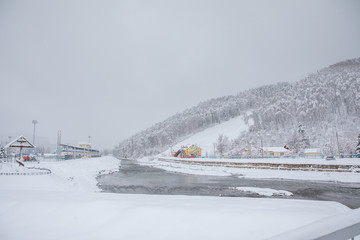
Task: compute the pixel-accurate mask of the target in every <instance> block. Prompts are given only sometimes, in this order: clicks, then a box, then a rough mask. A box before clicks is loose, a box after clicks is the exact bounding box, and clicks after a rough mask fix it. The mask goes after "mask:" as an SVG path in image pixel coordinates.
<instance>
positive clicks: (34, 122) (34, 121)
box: [32, 120, 39, 145]
mask: <svg viewBox="0 0 360 240" xmlns="http://www.w3.org/2000/svg"><path fill="white" fill-rule="evenodd" d="M32 123H33V124H34V134H33V142H32V143H33V144H34V145H35V125H36V124H38V123H39V122H38V121H36V120H32Z"/></svg>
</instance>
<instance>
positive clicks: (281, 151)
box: [263, 147, 290, 157]
mask: <svg viewBox="0 0 360 240" xmlns="http://www.w3.org/2000/svg"><path fill="white" fill-rule="evenodd" d="M263 151H264V155H266V156H270V157H281V156H284V155H286V154H288V153H289V152H290V151H289V150H287V149H286V148H284V147H264V148H263Z"/></svg>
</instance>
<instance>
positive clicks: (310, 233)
mask: <svg viewBox="0 0 360 240" xmlns="http://www.w3.org/2000/svg"><path fill="white" fill-rule="evenodd" d="M356 236H360V208H358V209H355V210H351V211H349V212H346V213H343V214H339V215H335V216H332V217H328V218H325V219H321V220H319V221H317V222H314V223H311V224H308V225H305V226H303V227H300V228H297V229H295V230H292V231H289V232H286V233H283V234H280V235H277V236H274V237H272V238H269V239H268V240H289V239H291V240H304V239H306V240H310V239H316V240H342V239H343V240H346V239H355V237H356Z"/></svg>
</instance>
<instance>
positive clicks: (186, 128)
mask: <svg viewBox="0 0 360 240" xmlns="http://www.w3.org/2000/svg"><path fill="white" fill-rule="evenodd" d="M237 116H243V118H244V120H245V122H246V123H247V124H248V125H249V129H248V130H247V131H243V132H242V133H241V134H240V135H239V136H238V137H237V138H235V139H231V142H230V144H229V146H228V148H227V152H228V153H230V154H237V153H239V151H241V150H242V149H244V148H245V147H246V146H248V145H249V144H251V145H252V146H260V144H263V145H264V146H265V145H266V146H284V145H287V146H288V147H290V148H291V149H294V150H296V151H297V152H299V151H301V150H302V149H304V148H306V147H316V148H321V149H322V151H323V152H324V153H335V152H338V147H337V144H336V137H335V136H336V133H337V134H338V139H339V148H340V151H341V152H346V153H353V152H354V151H355V147H356V143H357V136H358V135H359V134H360V58H357V59H351V60H347V61H343V62H339V63H337V64H334V65H331V66H329V67H327V68H324V69H321V70H319V71H318V72H317V73H313V74H310V75H309V76H307V77H306V78H304V79H302V80H300V81H298V82H295V83H278V84H274V85H268V86H262V87H259V88H255V89H251V90H247V91H244V92H241V93H239V94H237V95H235V96H225V97H220V98H216V99H210V100H208V101H205V102H201V103H200V104H198V105H197V106H194V107H192V108H189V109H187V110H185V111H183V112H181V113H177V114H175V115H173V116H171V117H169V118H168V119H166V120H164V121H162V122H160V123H157V124H155V125H153V126H152V127H150V128H148V129H146V130H144V131H141V132H139V133H137V134H135V135H133V136H132V137H130V138H128V139H126V140H125V141H123V142H121V143H119V145H118V146H116V147H115V149H114V153H115V155H116V156H119V157H128V158H136V157H141V156H148V155H155V154H158V153H160V152H162V151H164V150H165V149H167V148H169V147H170V146H172V145H174V144H176V143H178V142H180V141H182V140H184V139H186V138H188V137H189V136H192V135H193V134H195V133H197V132H200V131H202V130H204V129H207V128H209V127H212V126H214V125H216V124H219V123H222V122H224V121H227V120H229V119H232V118H234V117H237ZM214 142H216V139H214ZM260 142H262V143H260Z"/></svg>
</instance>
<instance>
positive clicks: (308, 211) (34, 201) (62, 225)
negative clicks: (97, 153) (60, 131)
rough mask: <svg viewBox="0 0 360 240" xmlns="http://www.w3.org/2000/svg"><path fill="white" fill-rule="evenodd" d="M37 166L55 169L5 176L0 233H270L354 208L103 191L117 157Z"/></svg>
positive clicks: (66, 235) (188, 236)
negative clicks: (100, 186)
mask: <svg viewBox="0 0 360 240" xmlns="http://www.w3.org/2000/svg"><path fill="white" fill-rule="evenodd" d="M34 164H36V163H34ZM39 165H40V166H42V167H46V168H49V169H50V170H51V171H52V174H49V175H40V176H0V239H2V240H7V239H39V240H41V239H46V240H48V239H69V240H71V239H266V238H268V237H271V236H274V235H277V234H280V233H282V232H286V231H289V230H292V229H295V228H297V227H300V226H303V225H306V224H310V223H312V222H314V221H317V220H320V219H323V218H326V217H330V216H334V215H337V214H340V213H344V212H349V211H351V210H350V209H349V208H347V207H346V206H344V205H342V204H339V203H336V202H323V201H303V200H287V199H253V198H223V197H194V196H163V195H161V196H160V195H159V196H155V195H132V194H128V195H124V194H113V193H99V192H96V191H97V188H96V181H95V177H96V176H97V174H98V173H99V172H110V171H113V170H116V169H117V168H118V166H119V161H118V160H117V159H115V158H112V157H103V158H97V159H79V160H69V161H62V162H44V163H40V164H39ZM79 190H80V191H79Z"/></svg>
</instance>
